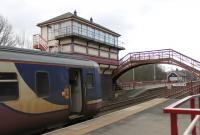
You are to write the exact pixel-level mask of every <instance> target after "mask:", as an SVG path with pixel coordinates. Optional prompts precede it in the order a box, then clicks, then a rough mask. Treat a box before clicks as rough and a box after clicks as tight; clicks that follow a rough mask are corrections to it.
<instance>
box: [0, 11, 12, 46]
mask: <svg viewBox="0 0 200 135" xmlns="http://www.w3.org/2000/svg"><path fill="white" fill-rule="evenodd" d="M0 46H16V37H15V35H14V34H13V32H12V26H11V25H10V24H9V23H8V21H7V19H5V18H4V17H3V16H1V15H0Z"/></svg>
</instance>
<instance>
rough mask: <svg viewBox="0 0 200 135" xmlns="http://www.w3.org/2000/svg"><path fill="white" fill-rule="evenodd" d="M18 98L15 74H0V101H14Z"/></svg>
mask: <svg viewBox="0 0 200 135" xmlns="http://www.w3.org/2000/svg"><path fill="white" fill-rule="evenodd" d="M18 97H19V87H18V80H17V74H16V73H0V101H8V100H15V99H17V98H18Z"/></svg>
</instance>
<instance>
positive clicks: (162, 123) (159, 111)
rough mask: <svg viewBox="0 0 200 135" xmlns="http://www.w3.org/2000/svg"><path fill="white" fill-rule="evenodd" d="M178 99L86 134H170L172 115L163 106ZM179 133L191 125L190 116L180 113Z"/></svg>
mask: <svg viewBox="0 0 200 135" xmlns="http://www.w3.org/2000/svg"><path fill="white" fill-rule="evenodd" d="M175 101H177V100H172V99H170V100H168V101H166V102H164V103H162V104H160V105H157V106H155V107H152V108H149V109H147V110H144V111H142V112H140V113H137V114H135V115H132V116H130V117H128V118H126V119H123V120H120V121H118V122H116V123H113V124H111V125H108V126H105V127H103V128H99V129H97V130H95V131H93V132H90V133H88V134H86V135H170V117H169V114H164V113H163V108H164V107H166V106H168V105H170V104H171V103H174V102H175ZM178 118H179V129H180V130H179V133H180V134H181V133H183V131H184V130H185V129H186V127H187V126H188V125H189V123H188V122H189V121H190V117H189V116H185V115H180V116H179V117H178Z"/></svg>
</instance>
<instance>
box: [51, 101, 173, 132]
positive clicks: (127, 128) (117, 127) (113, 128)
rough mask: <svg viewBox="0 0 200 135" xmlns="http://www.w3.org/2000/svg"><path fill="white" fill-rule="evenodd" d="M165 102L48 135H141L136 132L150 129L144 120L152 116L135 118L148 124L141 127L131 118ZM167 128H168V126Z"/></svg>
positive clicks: (96, 119)
mask: <svg viewBox="0 0 200 135" xmlns="http://www.w3.org/2000/svg"><path fill="white" fill-rule="evenodd" d="M166 100H167V99H164V98H162V99H153V100H151V101H148V102H145V103H141V104H138V105H135V106H132V107H129V108H125V109H122V110H119V111H116V112H112V113H110V114H106V115H103V116H100V117H98V118H95V119H92V120H88V121H86V122H83V123H79V124H76V125H72V126H69V127H66V128H63V129H59V130H56V131H53V132H51V133H48V135H54V134H55V135H82V134H87V133H88V135H123V134H124V135H129V134H130V135H133V134H135V135H143V134H141V133H142V132H141V133H139V132H138V131H137V130H144V128H145V129H146V128H150V127H148V125H151V126H153V125H152V124H151V121H147V120H148V119H145V118H148V117H150V118H151V117H152V116H151V115H149V116H146V117H144V118H142V119H141V118H139V117H138V116H136V119H138V120H137V121H138V122H141V123H149V124H145V125H141V126H140V125H139V124H138V123H137V121H135V122H134V120H132V117H134V115H137V113H138V114H139V115H140V114H141V113H143V111H144V110H147V109H149V108H151V107H154V106H156V105H158V104H161V103H163V102H165V101H166ZM139 112H140V113H139ZM145 112H146V111H145ZM155 115H156V114H155ZM167 119H168V118H167ZM153 121H157V124H158V122H160V120H159V119H157V120H156V119H155V117H154V119H153ZM134 123H135V124H134ZM155 123H156V122H155ZM136 125H138V126H137V130H133V129H134V127H136ZM167 126H169V124H168V125H167ZM157 128H159V127H157ZM151 129H152V128H151ZM92 131H93V132H92ZM158 131H159V130H158ZM89 132H91V133H89ZM145 133H148V132H145ZM158 133H159V132H158ZM148 134H149V133H148ZM154 135H156V134H154ZM158 135H162V134H158Z"/></svg>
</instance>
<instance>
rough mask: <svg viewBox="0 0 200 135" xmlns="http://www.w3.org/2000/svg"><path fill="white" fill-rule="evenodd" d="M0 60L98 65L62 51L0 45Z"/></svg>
mask: <svg viewBox="0 0 200 135" xmlns="http://www.w3.org/2000/svg"><path fill="white" fill-rule="evenodd" d="M0 60H10V61H23V62H39V63H47V64H62V65H74V66H87V67H99V65H98V64H97V63H96V62H94V61H91V60H88V59H85V58H81V57H78V56H72V55H70V54H64V53H48V52H42V51H36V50H30V49H21V48H14V47H4V46H0Z"/></svg>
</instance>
